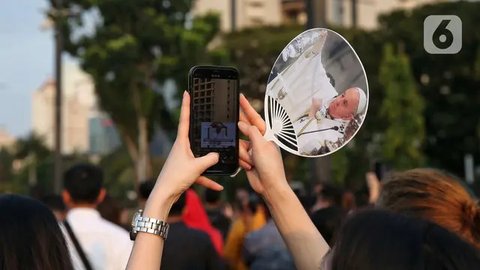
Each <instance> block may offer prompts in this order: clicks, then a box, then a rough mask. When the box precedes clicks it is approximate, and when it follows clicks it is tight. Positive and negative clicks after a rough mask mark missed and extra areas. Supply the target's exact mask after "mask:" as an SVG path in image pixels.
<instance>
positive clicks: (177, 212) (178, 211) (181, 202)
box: [169, 192, 187, 216]
mask: <svg viewBox="0 0 480 270" xmlns="http://www.w3.org/2000/svg"><path fill="white" fill-rule="evenodd" d="M186 198H187V195H186V192H183V193H182V195H180V197H178V200H177V201H176V202H175V203H174V204H173V205H172V208H171V209H170V213H169V216H181V215H182V212H183V209H184V208H185V205H186V201H187V199H186Z"/></svg>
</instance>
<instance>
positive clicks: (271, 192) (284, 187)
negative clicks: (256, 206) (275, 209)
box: [262, 180, 293, 205]
mask: <svg viewBox="0 0 480 270" xmlns="http://www.w3.org/2000/svg"><path fill="white" fill-rule="evenodd" d="M289 193H293V191H292V189H291V188H290V186H289V185H288V184H287V181H286V180H285V184H283V183H282V184H275V185H273V186H271V187H269V188H266V189H265V191H264V192H263V194H262V197H263V198H264V200H265V201H266V202H267V203H268V204H270V205H271V204H272V203H275V202H281V201H282V200H283V198H285V197H286V196H288V195H289Z"/></svg>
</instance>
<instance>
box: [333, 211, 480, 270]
mask: <svg viewBox="0 0 480 270" xmlns="http://www.w3.org/2000/svg"><path fill="white" fill-rule="evenodd" d="M332 252H333V254H331V256H332V257H331V261H330V263H328V264H329V265H330V269H331V270H347V269H356V270H371V269H389V270H397V269H398V270H403V269H411V270H417V269H418V270H420V269H421V270H429V269H435V270H436V269H440V270H456V269H480V255H479V253H478V250H476V249H475V248H474V247H473V246H471V245H470V244H468V243H467V242H465V241H463V240H462V239H460V238H459V237H457V236H456V235H455V234H453V233H451V232H449V231H447V230H445V229H443V228H442V227H440V226H438V225H436V224H433V223H430V222H428V221H424V220H420V219H416V218H413V217H407V216H403V215H400V214H395V213H392V212H387V211H384V210H366V211H362V212H359V213H357V214H355V215H353V216H352V217H351V218H349V219H347V222H346V223H345V225H344V227H343V229H342V230H341V232H340V234H339V238H338V239H337V242H336V245H335V247H334V248H333V250H332Z"/></svg>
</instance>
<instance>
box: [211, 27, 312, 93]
mask: <svg viewBox="0 0 480 270" xmlns="http://www.w3.org/2000/svg"><path fill="white" fill-rule="evenodd" d="M302 30H303V29H302V26H299V25H293V26H281V27H259V28H251V29H245V30H242V31H240V32H234V33H230V34H226V35H225V36H224V37H223V41H224V42H223V44H222V46H221V47H218V48H216V49H215V50H214V52H219V51H221V52H222V53H223V52H229V53H230V57H229V60H230V62H231V64H232V65H234V66H236V67H237V68H238V69H239V72H240V76H241V78H242V79H241V80H240V89H241V91H242V92H243V93H245V95H246V96H248V97H249V98H252V99H257V100H262V101H263V96H264V94H265V89H266V83H267V79H268V75H269V73H270V69H271V68H272V65H273V63H274V62H275V60H276V59H277V57H278V55H279V54H280V52H281V51H282V49H283V47H285V45H287V43H288V42H290V40H291V39H293V38H294V37H295V36H296V35H298V34H299V33H301V32H302Z"/></svg>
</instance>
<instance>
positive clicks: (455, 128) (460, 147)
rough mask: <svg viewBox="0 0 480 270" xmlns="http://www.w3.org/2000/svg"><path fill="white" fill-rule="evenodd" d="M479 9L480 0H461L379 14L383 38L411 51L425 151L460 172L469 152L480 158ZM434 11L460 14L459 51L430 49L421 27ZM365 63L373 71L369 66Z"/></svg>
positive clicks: (433, 160)
mask: <svg viewBox="0 0 480 270" xmlns="http://www.w3.org/2000/svg"><path fill="white" fill-rule="evenodd" d="M479 12H480V2H466V1H456V2H454V3H440V4H435V5H426V6H422V7H420V8H418V9H414V10H412V11H408V12H407V11H396V12H393V13H392V14H389V15H385V16H383V17H382V18H381V19H380V23H381V28H380V29H379V31H380V32H381V33H382V36H383V38H384V42H389V43H392V44H394V45H395V46H397V47H398V48H403V51H404V52H405V54H407V55H408V56H409V58H410V65H411V69H412V72H413V76H414V78H415V80H416V82H417V86H418V89H419V91H420V93H421V94H422V96H423V98H424V100H425V101H426V102H425V110H424V118H425V132H426V134H425V146H424V153H425V156H426V157H427V160H426V161H427V164H428V165H429V166H434V167H439V168H442V169H446V170H449V171H451V172H453V173H456V174H458V175H463V158H464V155H465V154H467V153H470V154H473V155H474V157H475V159H478V158H479V157H480V147H479V141H480V137H479V136H478V133H477V132H476V129H477V127H478V126H479V125H480V118H479V117H478V108H479V105H480V92H479V91H478V86H479V85H480V79H479V77H478V76H476V70H477V69H476V63H478V62H477V61H476V59H478V56H477V55H478V51H479V44H480V32H479V31H478V29H477V25H478V14H479ZM431 14H453V15H457V16H458V17H460V18H461V20H462V27H463V30H462V31H463V37H462V49H461V51H460V52H459V53H458V54H454V55H432V54H428V53H426V52H425V50H424V48H423V46H422V44H423V31H422V28H421V26H422V25H423V21H424V19H425V18H426V17H427V16H429V15H431ZM366 68H367V71H368V68H370V67H366ZM421 78H424V80H421ZM369 79H371V78H369ZM370 115H371V114H370ZM370 115H369V117H370Z"/></svg>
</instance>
